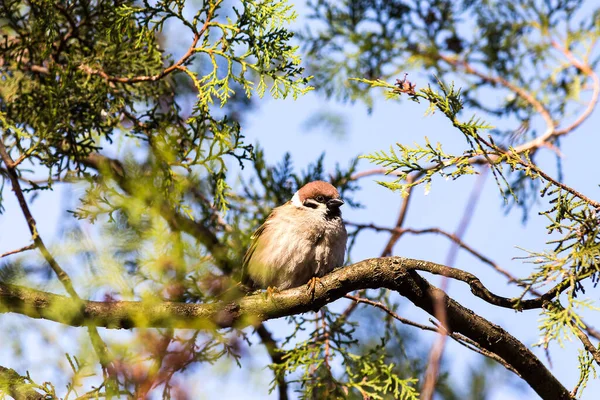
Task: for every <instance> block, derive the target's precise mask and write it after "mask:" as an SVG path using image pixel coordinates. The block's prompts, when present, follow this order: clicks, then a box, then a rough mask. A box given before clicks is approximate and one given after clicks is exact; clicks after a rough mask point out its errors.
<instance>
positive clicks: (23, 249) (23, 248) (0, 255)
mask: <svg viewBox="0 0 600 400" xmlns="http://www.w3.org/2000/svg"><path fill="white" fill-rule="evenodd" d="M33 249H35V243H33V244H30V245H29V246H25V247H21V248H20V249H16V250H11V251H7V252H6V253H2V254H0V258H4V257H6V256H10V255H12V254H17V253H22V252H24V251H27V250H33Z"/></svg>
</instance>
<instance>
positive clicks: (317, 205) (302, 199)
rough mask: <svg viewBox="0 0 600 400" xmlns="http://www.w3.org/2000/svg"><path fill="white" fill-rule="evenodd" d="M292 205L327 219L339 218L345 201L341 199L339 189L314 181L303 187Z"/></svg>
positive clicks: (293, 199)
mask: <svg viewBox="0 0 600 400" xmlns="http://www.w3.org/2000/svg"><path fill="white" fill-rule="evenodd" d="M292 204H293V205H294V206H296V207H299V208H305V209H310V210H315V211H316V212H320V213H322V214H323V215H324V216H327V217H330V218H331V217H339V216H340V215H341V212H340V206H341V205H342V204H344V200H342V199H341V198H340V194H339V193H338V191H337V189H336V188H335V187H334V186H333V185H331V184H329V183H327V182H323V181H313V182H310V183H307V184H306V185H304V186H302V187H301V188H300V190H298V191H297V192H296V193H295V194H294V197H292Z"/></svg>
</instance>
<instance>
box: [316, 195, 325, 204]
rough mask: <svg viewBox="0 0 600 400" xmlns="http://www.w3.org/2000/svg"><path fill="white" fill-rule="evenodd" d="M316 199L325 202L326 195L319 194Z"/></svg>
mask: <svg viewBox="0 0 600 400" xmlns="http://www.w3.org/2000/svg"><path fill="white" fill-rule="evenodd" d="M315 200H316V201H318V202H319V203H323V202H324V201H325V197H323V196H321V195H319V196H317V197H315Z"/></svg>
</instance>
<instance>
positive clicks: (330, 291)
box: [0, 257, 571, 399]
mask: <svg viewBox="0 0 600 400" xmlns="http://www.w3.org/2000/svg"><path fill="white" fill-rule="evenodd" d="M417 270H421V271H427V272H432V273H443V274H444V275H446V276H449V277H451V278H457V277H460V276H461V274H466V275H471V274H468V273H466V272H464V271H460V270H456V269H453V268H448V267H446V266H443V265H439V264H434V263H430V262H426V261H420V260H412V259H406V258H401V257H390V258H378V259H368V260H364V261H361V262H359V263H356V264H354V265H351V266H348V267H345V268H340V269H337V270H336V271H334V272H332V273H331V274H329V275H327V276H325V277H323V278H321V283H322V285H317V287H316V288H315V289H314V292H313V291H311V290H308V289H307V287H306V286H301V287H298V288H294V289H290V290H285V291H282V292H281V293H275V294H273V295H271V296H268V297H267V296H264V295H263V294H258V295H253V296H248V297H245V298H242V299H240V300H239V301H237V302H230V303H224V302H218V303H210V304H189V303H172V302H156V303H153V302H147V301H146V302H136V301H118V302H95V301H87V302H85V303H84V305H83V307H79V306H78V305H77V304H76V303H75V302H73V301H72V300H71V299H69V298H67V297H64V296H59V295H55V294H50V293H45V292H41V291H38V290H33V289H26V288H22V287H18V286H13V285H7V284H0V312H17V313H20V314H25V315H28V316H30V317H33V318H45V319H49V320H52V321H56V322H60V323H64V324H68V325H72V326H81V325H95V326H102V327H106V328H133V327H154V328H159V327H173V328H188V329H215V328H225V327H236V328H243V327H245V326H248V325H258V324H259V323H260V322H261V321H265V320H268V319H273V318H279V317H284V316H289V315H294V314H299V313H303V312H307V311H315V310H318V309H320V308H321V307H322V306H324V305H325V304H328V303H331V302H333V301H335V300H337V299H339V298H341V297H343V296H344V295H346V294H347V293H349V292H351V291H354V290H360V289H369V288H387V289H391V290H395V291H397V292H398V293H399V294H400V295H402V296H404V297H406V298H408V299H409V300H410V301H412V302H413V303H414V304H415V305H416V306H417V307H420V308H422V309H423V310H425V311H426V312H428V313H429V314H431V315H435V310H434V308H435V300H434V299H436V298H438V299H441V301H442V302H443V304H445V306H446V313H447V324H446V326H444V328H445V329H446V330H447V331H448V332H458V333H461V334H463V335H464V336H466V337H468V338H469V339H471V340H473V341H474V342H476V343H477V344H478V345H479V346H481V347H482V348H483V349H485V350H488V351H490V352H493V353H495V354H497V355H498V356H499V357H501V358H502V359H503V360H505V361H506V362H507V363H508V364H509V365H511V366H512V367H513V368H514V369H515V370H516V371H517V372H518V373H519V374H520V375H521V377H522V378H523V379H524V380H525V381H526V382H527V383H528V384H529V385H530V386H531V387H532V388H533V389H534V390H535V391H536V392H537V393H538V394H539V395H540V396H541V397H542V398H544V399H569V398H571V397H570V395H569V391H568V390H567V389H566V388H565V387H564V386H563V385H562V384H561V383H560V382H559V381H558V380H557V379H556V378H555V377H554V376H553V375H552V374H551V373H550V371H548V369H547V368H546V367H545V366H544V364H543V363H542V362H541V361H540V360H539V359H538V358H537V357H536V356H535V355H534V354H533V353H532V352H531V351H529V349H528V348H527V347H526V346H525V345H523V343H521V342H520V341H518V340H517V339H516V338H515V337H513V336H512V335H510V334H509V333H508V332H506V331H505V330H504V329H502V328H501V327H499V326H497V325H495V324H493V323H491V322H489V321H487V320H486V319H485V318H483V317H480V316H479V315H477V314H475V313H473V311H471V310H469V309H467V308H465V307H463V306H462V305H460V304H459V303H457V302H456V301H454V300H453V299H451V298H449V297H448V296H446V294H445V293H444V292H443V291H441V290H439V289H437V288H436V287H434V286H432V285H430V284H429V283H428V282H427V281H426V280H425V279H423V278H422V277H421V276H420V275H418V274H417V273H416V271H417ZM471 276H472V275H471ZM463 277H465V276H463ZM473 278H474V279H476V281H473V280H471V281H469V280H468V279H467V280H463V279H460V280H463V281H465V282H467V283H469V284H470V285H471V288H472V291H473V293H474V294H476V295H478V296H479V297H482V298H483V299H484V300H486V301H489V302H491V303H492V304H496V305H499V306H508V307H511V305H512V306H518V305H519V304H520V303H519V302H518V299H506V298H501V297H500V296H496V295H493V294H491V292H489V291H487V289H485V287H484V286H483V284H481V282H479V280H478V279H477V278H475V277H474V276H473ZM482 288H483V289H485V291H487V293H488V295H481V294H482V293H484V292H481V290H482ZM558 293H560V290H557V289H552V290H550V291H549V292H548V293H547V294H546V295H544V296H546V297H547V298H548V299H550V298H553V297H554V296H556V295H557V294H558ZM497 299H504V300H502V301H500V300H497ZM526 302H531V303H527V304H528V307H527V308H539V307H541V306H542V305H543V303H542V302H541V301H540V300H539V299H536V300H525V301H523V302H521V303H526Z"/></svg>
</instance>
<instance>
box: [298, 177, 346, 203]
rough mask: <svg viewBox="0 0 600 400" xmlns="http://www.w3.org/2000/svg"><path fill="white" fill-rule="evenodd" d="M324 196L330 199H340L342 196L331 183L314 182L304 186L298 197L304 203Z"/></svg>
mask: <svg viewBox="0 0 600 400" xmlns="http://www.w3.org/2000/svg"><path fill="white" fill-rule="evenodd" d="M319 195H321V196H324V197H327V198H329V199H339V198H340V194H339V192H338V191H337V189H336V188H335V187H334V186H333V185H331V184H330V183H327V182H323V181H312V182H309V183H307V184H306V185H304V186H302V187H301V188H300V190H298V197H299V198H300V201H301V202H303V201H304V200H306V199H314V198H315V197H317V196H319Z"/></svg>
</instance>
